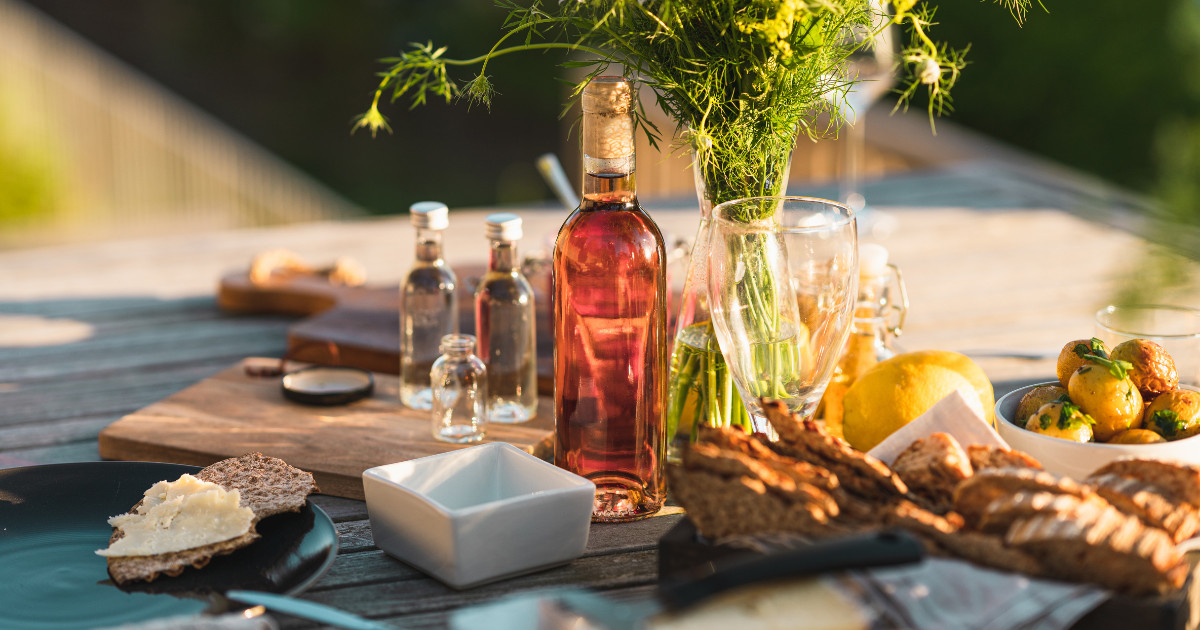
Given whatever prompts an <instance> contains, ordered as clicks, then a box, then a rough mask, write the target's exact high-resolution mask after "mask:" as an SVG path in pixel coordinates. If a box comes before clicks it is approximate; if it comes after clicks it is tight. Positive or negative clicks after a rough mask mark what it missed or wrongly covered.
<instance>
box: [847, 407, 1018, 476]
mask: <svg viewBox="0 0 1200 630" xmlns="http://www.w3.org/2000/svg"><path fill="white" fill-rule="evenodd" d="M934 433H949V434H950V435H953V436H954V439H956V440H958V443H959V444H961V445H963V446H964V447H965V446H969V445H971V444H980V445H983V446H999V447H1003V448H1008V444H1007V443H1005V442H1004V440H1003V439H1002V438H1001V437H1000V434H998V433H996V431H995V429H993V428H992V427H991V425H989V424H988V423H987V420H984V419H983V417H982V416H980V415H979V413H978V412H977V411H975V410H974V409H972V408H971V405H969V404H968V403H967V399H966V398H963V395H962V393H961V392H959V391H958V390H955V391H953V392H951V393H950V395H948V396H946V397H945V398H943V399H941V400H940V401H938V402H937V404H935V405H934V406H932V407H930V408H929V411H926V412H925V413H923V414H921V415H920V416H917V419H916V420H913V421H912V422H909V423H908V424H906V425H904V426H902V427H900V429H899V430H897V431H896V432H895V433H893V434H891V435H890V436H888V438H887V439H886V440H884V441H882V442H880V443H879V444H878V445H876V446H875V448H873V449H871V450H870V451H868V454H869V455H871V456H872V457H875V458H876V459H878V460H879V461H881V462H883V463H885V464H887V465H889V466H891V465H892V462H894V461H896V457H897V456H898V455H900V453H902V452H904V449H907V448H908V447H909V446H910V445H911V444H912V443H913V442H915V441H917V440H919V439H922V438H926V437H929V436H930V435H933V434H934Z"/></svg>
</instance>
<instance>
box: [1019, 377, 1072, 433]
mask: <svg viewBox="0 0 1200 630" xmlns="http://www.w3.org/2000/svg"><path fill="white" fill-rule="evenodd" d="M1065 396H1067V388H1066V387H1059V386H1058V385H1039V386H1037V387H1034V388H1033V389H1031V390H1029V391H1028V392H1026V393H1025V395H1024V396H1022V397H1021V402H1019V403H1017V413H1016V416H1015V417H1016V418H1017V419H1019V420H1020V421H1021V424H1022V425H1024V423H1025V421H1026V420H1028V419H1029V416H1032V415H1033V414H1034V413H1035V412H1036V411H1037V410H1038V409H1041V408H1042V405H1044V404H1046V403H1049V402H1054V401H1056V400H1058V399H1059V398H1062V397H1065Z"/></svg>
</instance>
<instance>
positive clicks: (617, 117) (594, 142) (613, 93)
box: [581, 77, 633, 160]
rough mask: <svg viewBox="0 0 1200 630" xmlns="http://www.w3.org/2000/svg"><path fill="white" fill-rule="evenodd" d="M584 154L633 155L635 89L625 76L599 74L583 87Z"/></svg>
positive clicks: (604, 157) (605, 158) (597, 156)
mask: <svg viewBox="0 0 1200 630" xmlns="http://www.w3.org/2000/svg"><path fill="white" fill-rule="evenodd" d="M581 104H582V106H583V153H584V155H586V156H588V157H590V158H599V159H602V160H609V159H615V158H623V157H628V156H631V155H633V117H632V116H630V108H631V107H633V92H632V89H631V88H630V86H629V82H628V81H626V80H625V79H624V78H622V77H596V78H594V79H592V80H591V81H590V82H589V83H588V84H587V86H585V87H584V88H583V98H582V103H581Z"/></svg>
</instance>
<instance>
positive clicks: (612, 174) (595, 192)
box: [583, 155, 637, 203]
mask: <svg viewBox="0 0 1200 630" xmlns="http://www.w3.org/2000/svg"><path fill="white" fill-rule="evenodd" d="M583 161H584V174H583V198H584V199H585V200H587V201H592V202H598V203H614V202H622V203H629V202H632V201H633V200H634V198H636V197H637V179H636V177H635V176H634V172H633V156H632V155H630V156H627V157H624V158H618V159H612V160H600V159H594V158H589V157H588V156H586V155H585V156H584V160H583Z"/></svg>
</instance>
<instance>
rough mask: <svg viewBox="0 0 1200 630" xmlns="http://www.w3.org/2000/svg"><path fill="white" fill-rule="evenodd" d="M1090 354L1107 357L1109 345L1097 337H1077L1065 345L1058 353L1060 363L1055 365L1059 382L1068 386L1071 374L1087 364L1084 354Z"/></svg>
mask: <svg viewBox="0 0 1200 630" xmlns="http://www.w3.org/2000/svg"><path fill="white" fill-rule="evenodd" d="M1088 354H1091V355H1095V356H1098V357H1100V358H1103V359H1107V358H1108V346H1105V345H1104V342H1103V341H1100V340H1099V339H1097V338H1095V337H1092V338H1091V339H1076V340H1075V341H1072V342H1070V343H1068V344H1067V345H1065V346H1063V349H1062V350H1061V351H1060V352H1059V353H1058V365H1057V366H1055V368H1056V369H1055V372H1056V373H1057V374H1058V382H1060V383H1062V386H1063V387H1067V382H1068V381H1070V380H1071V375H1072V374H1074V373H1075V370H1078V369H1079V368H1081V367H1083V366H1084V365H1087V362H1088V360H1087V359H1085V358H1084V356H1085V355H1088Z"/></svg>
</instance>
